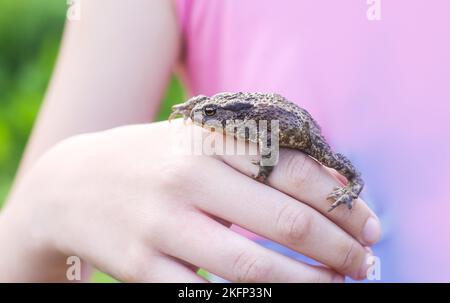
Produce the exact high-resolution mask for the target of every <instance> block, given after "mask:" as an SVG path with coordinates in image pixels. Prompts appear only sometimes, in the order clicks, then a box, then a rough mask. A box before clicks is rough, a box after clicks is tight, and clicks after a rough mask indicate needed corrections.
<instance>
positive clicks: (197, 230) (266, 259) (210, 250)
mask: <svg viewBox="0 0 450 303" xmlns="http://www.w3.org/2000/svg"><path fill="white" fill-rule="evenodd" d="M168 224H169V225H172V226H171V227H169V228H168V229H167V230H166V234H165V238H170V239H172V240H171V241H160V243H158V247H159V248H160V250H161V251H162V252H164V253H166V254H169V255H172V256H174V257H176V258H179V259H182V260H184V261H186V262H188V263H191V264H195V265H196V266H198V267H201V268H204V269H206V270H207V271H209V272H211V273H213V274H215V275H217V276H220V277H222V278H224V279H226V280H229V281H233V282H342V281H343V277H342V276H341V275H339V274H337V273H336V272H334V271H332V270H330V269H327V268H323V267H315V266H311V265H308V264H304V263H301V262H297V261H295V260H292V259H290V258H288V257H285V256H282V255H280V254H278V253H276V252H273V251H271V250H269V249H266V248H264V247H261V246H259V245H258V244H256V243H254V242H252V241H250V240H248V239H246V238H244V237H242V236H240V235H238V234H236V233H235V232H233V231H231V230H229V229H227V228H226V227H224V226H223V225H221V224H219V223H217V222H216V221H214V220H213V219H211V218H209V217H207V216H205V215H203V214H201V213H198V212H190V213H187V214H185V215H183V216H182V218H177V219H172V220H170V221H169V223H168ZM180 230H182V231H183V232H181V233H180V232H179V231H180Z"/></svg>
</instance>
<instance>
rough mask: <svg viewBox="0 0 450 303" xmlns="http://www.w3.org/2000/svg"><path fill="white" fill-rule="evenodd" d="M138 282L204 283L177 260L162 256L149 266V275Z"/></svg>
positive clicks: (204, 281)
mask: <svg viewBox="0 0 450 303" xmlns="http://www.w3.org/2000/svg"><path fill="white" fill-rule="evenodd" d="M139 282H152V283H206V282H208V281H206V280H205V279H203V278H202V277H200V276H199V275H197V274H196V273H195V272H194V271H192V270H191V269H190V268H189V267H188V266H185V265H184V264H182V263H180V261H179V260H177V259H175V258H173V257H170V256H164V257H161V258H159V259H158V260H157V261H155V262H154V264H152V265H151V273H150V275H147V276H144V277H142V280H140V281H139Z"/></svg>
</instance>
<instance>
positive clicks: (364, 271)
mask: <svg viewBox="0 0 450 303" xmlns="http://www.w3.org/2000/svg"><path fill="white" fill-rule="evenodd" d="M371 262H372V254H371V253H367V254H366V256H365V257H364V261H363V264H362V265H361V269H360V272H359V278H360V279H366V278H367V271H368V270H369V268H370V266H371V265H372V263H371Z"/></svg>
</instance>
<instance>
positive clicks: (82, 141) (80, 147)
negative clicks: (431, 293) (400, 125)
mask: <svg viewBox="0 0 450 303" xmlns="http://www.w3.org/2000/svg"><path fill="white" fill-rule="evenodd" d="M178 122H179V121H177V123H174V124H172V125H169V124H168V123H166V122H163V123H155V124H150V125H138V126H127V127H122V128H118V129H113V130H109V131H105V132H101V133H94V134H89V135H82V136H77V137H73V138H71V139H68V140H66V141H63V142H62V143H61V144H59V145H58V146H56V147H55V148H53V149H51V150H50V151H49V152H47V153H46V154H45V155H44V156H43V157H42V158H41V160H40V161H39V162H38V163H37V165H36V166H35V167H34V168H33V169H31V171H30V173H29V174H28V176H25V178H24V179H23V182H22V183H21V184H19V186H18V188H17V189H18V190H17V191H16V192H15V194H14V195H13V197H12V199H14V200H16V201H14V202H15V203H10V204H11V205H10V207H7V209H6V211H5V212H4V213H3V214H2V215H3V217H2V220H3V221H2V223H4V224H3V226H2V228H3V229H5V228H6V229H8V232H9V233H12V234H14V233H15V232H17V233H19V231H20V237H19V236H17V237H14V239H19V240H15V241H16V242H17V241H20V239H21V240H22V241H23V242H24V243H25V242H26V243H27V244H26V245H25V244H23V243H22V244H21V243H14V244H11V245H15V246H16V248H20V247H27V248H30V250H29V251H28V252H29V253H30V254H35V255H36V256H38V255H39V256H43V257H42V258H40V260H41V262H43V263H41V265H42V266H41V268H46V267H47V268H48V267H50V266H51V267H52V268H51V269H48V270H49V272H51V273H52V277H53V278H56V277H57V278H61V279H64V277H65V270H66V268H67V265H66V264H65V256H69V255H77V256H80V257H81V258H82V259H83V260H85V261H86V262H88V263H89V264H92V265H93V266H94V267H97V268H99V269H100V270H103V271H105V272H107V273H109V274H111V275H112V276H114V277H115V278H117V279H119V280H123V281H128V282H131V281H139V282H141V281H149V282H197V281H203V279H202V278H201V277H199V276H197V275H196V273H195V270H196V269H197V268H198V267H201V268H204V269H206V270H208V271H210V272H212V273H214V274H216V275H218V276H220V277H223V278H224V279H227V280H230V281H239V282H331V281H342V280H343V277H342V275H348V276H351V277H353V278H356V279H361V278H364V277H365V275H366V268H367V267H368V265H367V264H366V261H365V258H366V254H367V253H368V250H367V249H365V248H364V246H366V245H372V244H374V243H375V242H376V241H377V240H378V239H379V237H380V227H379V223H378V219H377V218H376V216H375V215H374V214H373V213H372V212H371V211H370V209H369V208H368V207H367V206H366V204H365V203H364V202H363V201H362V200H361V199H359V200H358V201H356V203H355V207H354V209H353V210H352V211H349V210H348V209H347V208H344V207H342V208H338V209H336V210H335V211H334V212H331V213H328V212H327V209H328V208H329V202H327V200H326V196H327V195H328V194H329V192H330V191H331V190H332V189H333V187H334V186H335V185H338V184H339V181H337V178H336V177H334V176H333V175H332V174H331V173H330V172H329V170H328V169H326V168H324V167H322V166H321V165H319V164H318V163H316V162H315V161H314V160H312V159H311V158H309V157H307V156H305V155H303V154H302V153H300V152H295V151H290V150H284V151H282V152H281V156H280V162H279V164H278V165H277V166H276V167H275V169H274V171H273V174H272V175H271V176H270V178H269V179H268V184H267V185H266V184H262V183H259V182H257V181H255V180H253V179H252V178H251V177H250V176H251V175H252V174H255V173H256V171H257V167H256V166H254V165H252V164H251V162H250V157H247V156H223V157H219V156H214V157H213V156H192V155H191V156H188V155H180V154H174V153H172V152H171V150H172V144H174V142H176V140H174V138H173V136H174V134H175V133H176V131H174V129H175V130H177V129H178V130H180V131H181V128H182V126H181V124H180V123H178ZM188 127H192V126H188ZM194 129H195V130H194V131H195V132H201V131H202V130H201V129H200V128H198V127H194ZM231 223H234V224H237V225H240V226H242V227H244V228H246V229H249V230H251V231H253V232H255V233H257V234H260V235H262V236H264V237H267V238H270V239H272V240H274V241H277V242H279V243H281V244H283V245H286V246H288V247H290V248H292V249H294V250H296V251H298V252H300V253H303V254H305V255H308V256H309V257H312V258H314V259H316V260H318V261H319V262H321V263H322V264H324V265H326V266H327V267H328V268H327V267H315V266H310V265H307V264H304V263H301V262H298V261H295V260H292V259H290V258H288V257H285V256H282V255H281V254H279V253H276V252H273V251H270V250H268V249H266V248H263V247H261V246H259V245H257V244H255V243H254V242H252V241H250V240H248V239H246V238H245V237H243V236H241V235H239V234H237V233H235V232H234V231H232V230H230V229H228V226H229V225H230V224H231ZM33 250H34V251H33ZM45 262H47V263H45ZM45 264H46V265H47V266H43V265H45ZM24 266H25V265H24ZM0 268H4V269H5V270H4V271H3V276H2V275H1V274H0V279H6V278H8V277H9V279H11V277H13V278H12V279H16V280H22V279H24V277H25V276H26V275H20V274H23V271H20V270H17V268H13V267H10V268H8V258H7V257H4V258H0ZM329 268H330V269H329ZM33 269H34V267H32V268H30V269H29V270H33ZM35 276H37V275H35ZM29 277H33V275H29ZM35 278H36V277H35ZM36 279H37V278H36Z"/></svg>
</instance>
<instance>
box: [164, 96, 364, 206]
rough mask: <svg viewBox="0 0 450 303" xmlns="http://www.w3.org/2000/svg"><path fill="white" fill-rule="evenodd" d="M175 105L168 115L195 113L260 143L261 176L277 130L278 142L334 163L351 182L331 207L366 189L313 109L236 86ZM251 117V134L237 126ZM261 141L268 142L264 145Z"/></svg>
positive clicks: (203, 122)
mask: <svg viewBox="0 0 450 303" xmlns="http://www.w3.org/2000/svg"><path fill="white" fill-rule="evenodd" d="M172 111H173V112H172V114H171V115H170V117H169V120H171V119H172V118H173V117H175V116H177V115H182V116H183V117H184V119H185V120H186V119H188V118H191V120H192V121H193V122H194V124H197V125H200V126H202V127H205V126H207V127H208V128H211V127H212V128H214V129H217V128H220V129H222V131H223V132H224V133H226V134H230V135H233V136H235V137H236V138H237V139H243V140H248V141H253V142H256V143H258V144H259V146H260V150H261V160H259V161H256V162H255V164H258V165H259V171H258V174H257V175H256V176H255V177H256V178H257V179H258V180H260V181H264V180H265V179H266V178H267V177H268V176H269V174H270V173H271V171H272V169H273V167H274V166H273V165H265V163H264V159H265V158H268V157H270V156H273V153H274V149H272V148H271V147H272V146H273V145H274V144H273V138H274V137H273V135H274V132H276V134H275V135H276V136H275V138H276V140H278V145H279V147H287V148H293V149H297V150H299V151H302V152H304V153H306V154H307V155H309V156H310V157H312V158H314V159H315V160H317V161H318V162H320V163H321V164H323V165H325V166H327V167H330V168H333V169H335V170H336V171H337V172H339V173H340V174H341V175H343V176H344V177H346V178H347V180H348V184H347V185H346V186H344V187H336V188H335V189H334V191H333V192H332V193H331V194H330V195H329V196H328V199H329V200H331V201H332V202H333V204H332V205H331V207H330V209H329V211H331V210H333V209H334V208H336V207H337V206H339V205H341V204H345V205H347V207H348V208H349V209H351V208H352V205H353V200H354V199H356V198H357V197H358V196H359V194H360V192H361V190H362V189H363V186H364V181H363V180H362V179H361V174H360V173H359V172H358V171H357V170H356V168H355V167H354V166H353V165H352V163H351V162H350V161H349V160H348V159H347V158H346V157H345V156H344V155H342V154H339V153H335V152H333V150H332V149H331V147H330V146H329V144H328V143H327V141H326V140H325V138H324V137H323V136H322V135H321V130H320V127H319V125H318V124H317V122H316V121H315V120H314V119H313V118H312V117H311V115H310V114H309V113H308V112H307V111H306V110H305V109H303V108H301V107H299V106H298V105H296V104H294V103H292V102H290V101H289V100H287V99H286V98H284V97H283V96H281V95H279V94H272V93H242V92H238V93H219V94H216V95H214V96H212V97H207V96H203V95H200V96H196V97H193V98H191V99H189V100H188V101H186V102H185V103H182V104H178V105H175V106H173V108H172ZM212 121H214V123H212ZM249 121H255V122H256V135H255V134H253V135H252V132H251V131H249V130H248V128H245V127H244V128H242V127H239V126H242V125H248V124H247V123H248V122H249ZM261 121H267V127H265V128H262V127H261V126H260V122H261ZM272 121H277V123H278V125H277V128H276V130H274V129H272V128H273V126H272V123H271V122H272ZM263 141H265V143H264V144H262V143H263ZM261 146H265V148H266V150H263V149H262V148H261ZM275 152H276V150H275Z"/></svg>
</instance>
